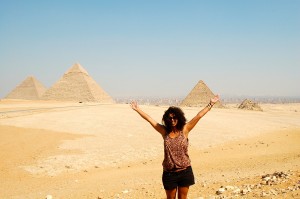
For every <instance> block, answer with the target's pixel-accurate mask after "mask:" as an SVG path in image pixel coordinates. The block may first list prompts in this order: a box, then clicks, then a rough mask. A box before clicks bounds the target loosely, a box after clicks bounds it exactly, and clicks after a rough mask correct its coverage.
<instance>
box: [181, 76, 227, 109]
mask: <svg viewBox="0 0 300 199" xmlns="http://www.w3.org/2000/svg"><path fill="white" fill-rule="evenodd" d="M214 96H215V95H214V93H213V92H212V91H211V90H210V89H209V88H208V86H207V85H206V84H205V83H204V82H203V81H202V80H200V81H199V82H198V83H197V84H196V86H195V87H194V88H193V89H192V91H191V92H190V93H189V94H188V95H187V96H186V97H185V99H184V100H182V102H181V104H180V106H196V107H198V106H201V107H203V106H206V105H207V104H208V103H209V102H210V99H211V98H213V97H214ZM214 107H217V108H223V107H224V106H223V105H222V104H221V102H217V103H216V104H215V105H214Z"/></svg>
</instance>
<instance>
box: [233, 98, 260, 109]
mask: <svg viewBox="0 0 300 199" xmlns="http://www.w3.org/2000/svg"><path fill="white" fill-rule="evenodd" d="M238 108H239V109H244V110H252V111H263V110H262V108H261V107H260V106H259V105H258V104H257V103H255V102H253V101H251V100H249V99H245V100H244V101H243V102H242V103H241V104H240V105H239V107H238Z"/></svg>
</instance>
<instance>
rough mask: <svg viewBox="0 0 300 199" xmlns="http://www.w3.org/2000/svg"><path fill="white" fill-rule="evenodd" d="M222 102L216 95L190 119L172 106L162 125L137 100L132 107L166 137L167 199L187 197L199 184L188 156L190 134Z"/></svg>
mask: <svg viewBox="0 0 300 199" xmlns="http://www.w3.org/2000/svg"><path fill="white" fill-rule="evenodd" d="M218 101H219V96H218V95H216V96H215V97H214V98H212V99H211V100H210V102H209V103H208V105H207V106H206V107H205V108H203V109H202V110H201V111H199V112H198V114H197V115H196V116H195V117H194V118H193V119H192V120H191V121H189V122H186V118H185V116H184V113H183V111H182V110H181V109H180V108H178V107H174V106H172V107H169V108H168V110H166V111H165V113H164V115H163V118H162V124H159V123H158V122H156V121H155V120H154V119H152V118H151V117H150V116H149V115H148V114H146V113H145V112H143V111H142V110H141V109H140V108H139V106H138V104H137V103H136V102H131V108H132V109H133V110H135V111H136V112H137V113H138V114H139V115H140V116H141V117H142V118H144V119H145V120H146V121H148V122H149V123H150V124H151V125H152V127H153V128H154V129H155V130H156V131H158V132H159V133H160V134H161V135H162V137H163V139H164V161H163V163H162V165H163V175H162V181H163V185H164V189H165V191H166V194H167V199H175V198H176V193H177V192H178V198H179V199H186V198H187V194H188V190H189V186H191V185H193V184H195V180H194V174H193V170H192V167H191V161H190V158H189V155H188V144H189V140H188V135H189V132H190V131H191V130H192V129H193V128H194V127H195V125H196V124H197V123H198V121H199V120H200V119H201V118H202V117H203V116H204V115H205V114H206V113H207V112H208V111H209V110H210V109H211V108H212V107H213V105H214V104H215V103H216V102H218Z"/></svg>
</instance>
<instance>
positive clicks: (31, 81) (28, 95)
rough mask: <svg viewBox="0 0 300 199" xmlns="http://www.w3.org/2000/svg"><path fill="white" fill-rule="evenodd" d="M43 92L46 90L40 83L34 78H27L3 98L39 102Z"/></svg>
mask: <svg viewBox="0 0 300 199" xmlns="http://www.w3.org/2000/svg"><path fill="white" fill-rule="evenodd" d="M45 91H46V88H45V86H44V85H43V84H42V83H41V82H39V81H38V80H37V79H36V78H35V77H33V76H29V77H27V78H26V79H25V80H24V81H23V82H22V83H21V84H20V85H18V86H17V87H16V88H15V89H14V90H12V91H11V92H10V93H9V94H8V95H7V96H6V97H5V98H6V99H25V100H39V99H40V97H41V96H42V95H43V94H44V92H45Z"/></svg>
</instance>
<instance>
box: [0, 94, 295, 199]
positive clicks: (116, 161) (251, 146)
mask: <svg viewBox="0 0 300 199" xmlns="http://www.w3.org/2000/svg"><path fill="white" fill-rule="evenodd" d="M237 106H238V105H236V104H231V105H227V108H224V109H217V108H213V109H212V110H211V111H210V112H209V113H208V114H207V115H206V116H205V117H204V118H202V119H201V120H200V121H199V123H198V124H197V126H196V127H195V128H194V129H193V130H192V131H191V133H190V136H189V140H190V147H189V153H190V158H191V160H192V167H193V171H194V174H195V177H196V184H195V185H194V186H191V187H190V191H189V198H230V197H234V198H258V197H265V198H300V189H299V188H300V104H260V106H261V107H262V109H263V111H262V112H261V111H248V110H240V109H237ZM141 108H142V109H143V110H144V111H145V112H147V113H148V114H149V115H151V116H152V117H153V118H154V119H155V120H157V121H161V117H162V115H163V113H164V111H165V110H166V109H167V108H168V107H165V106H145V105H141ZM182 109H183V111H184V112H185V114H186V117H187V119H188V120H189V119H191V118H192V117H193V116H194V115H195V114H196V113H197V112H198V111H199V110H200V109H201V108H196V107H182ZM162 160H163V140H162V138H161V136H160V135H159V134H158V133H157V132H155V130H154V129H153V128H152V127H151V126H150V125H149V124H148V123H146V122H145V121H144V120H143V119H142V118H140V117H139V116H138V114H137V113H135V112H134V111H133V110H131V108H130V106H129V105H128V104H97V103H67V102H65V103H61V102H54V101H47V102H45V101H26V100H1V101H0V162H1V164H0V176H1V178H0V194H1V196H0V198H5V199H6V198H11V199H17V198H22V199H23V198H25V199H27V198H28V199H29V198H30V199H32V198H34V199H35V198H46V196H47V195H48V196H50V195H51V196H52V198H53V199H56V198H60V199H68V198H70V199H71V198H72V199H74V198H78V199H82V198H91V199H98V198H165V193H164V189H163V186H162V182H161V175H162V165H161V163H162ZM276 172H277V173H276ZM278 173H281V174H282V175H279V174H278ZM267 174H270V176H271V179H272V180H267V179H266V178H265V177H266V175H267ZM274 176H275V178H276V179H275V178H274ZM262 177H264V179H265V180H263V179H262ZM267 177H268V176H267ZM221 186H223V187H226V186H227V187H226V190H225V189H222V188H221ZM220 188H221V189H220ZM218 190H219V193H218V194H219V195H218V194H217V193H216V192H217V191H218Z"/></svg>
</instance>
